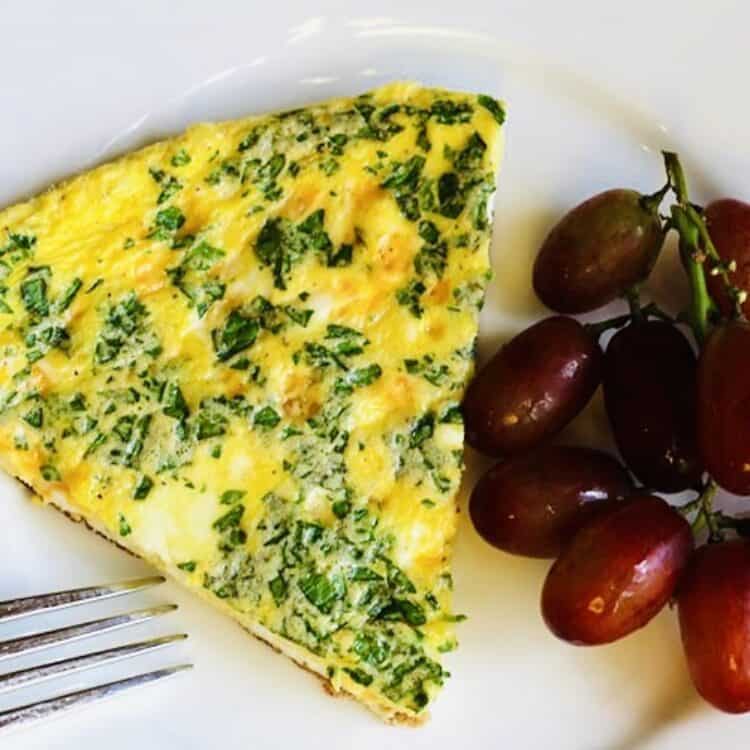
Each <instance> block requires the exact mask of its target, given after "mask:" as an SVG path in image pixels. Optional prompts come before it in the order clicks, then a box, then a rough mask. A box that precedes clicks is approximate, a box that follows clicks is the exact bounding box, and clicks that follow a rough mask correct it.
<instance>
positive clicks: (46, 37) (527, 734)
mask: <svg viewBox="0 0 750 750" xmlns="http://www.w3.org/2000/svg"><path fill="white" fill-rule="evenodd" d="M439 5H440V3H438V2H435V0H432V1H431V2H425V3H421V2H420V3H414V2H412V3H406V2H403V1H402V2H400V3H399V2H391V1H390V0H382V1H381V2H379V3H377V4H375V3H354V2H350V3H340V4H336V3H334V2H327V1H326V0H316V1H315V2H308V3H298V4H290V3H281V2H278V0H277V1H276V2H271V3H268V2H263V3H261V2H255V3H252V2H236V3H232V2H220V0H213V2H211V3H206V2H205V0H200V1H196V2H182V3H179V4H177V3H168V2H153V1H151V2H147V1H146V0H143V2H133V3H124V2H123V3H119V2H117V3H115V2H110V3H97V2H67V3H55V2H52V1H50V2H25V3H20V2H19V3H8V4H6V5H4V8H3V29H2V40H3V41H2V44H0V84H1V85H0V91H2V110H1V111H2V114H1V115H0V178H2V179H0V204H5V203H9V202H11V201H15V200H18V199H20V198H21V197H23V196H25V195H28V194H31V193H33V192H34V191H36V190H38V189H41V188H42V187H44V186H45V185H47V184H49V183H50V182H52V181H54V180H55V179H58V178H59V177H61V176H63V175H66V174H69V173H72V172H74V171H77V170H80V169H81V168H83V167H85V166H89V165H92V164H94V163H97V162H99V161H101V160H103V159H105V158H106V157H107V156H110V155H114V154H117V153H119V152H122V151H123V150H125V149H127V148H130V147H133V146H136V145H141V144H143V143H145V142H147V141H149V140H153V139H155V138H156V137H159V136H161V135H164V134H168V133H172V132H175V131H177V130H179V129H181V128H182V127H183V126H185V125H186V124H188V123H190V122H193V121H196V120H200V119H217V118H227V117H233V116H239V115H243V114H246V113H252V112H262V111H264V110H267V109H276V108H280V107H287V106H291V105H297V104H300V103H303V102H307V101H311V100H315V99H321V98H325V97H328V96H331V95H335V94H343V93H354V92H358V91H361V90H364V89H367V88H369V87H372V86H374V85H376V84H379V83H381V82H383V81H386V80H388V79H393V78H416V79H421V80H422V81H424V82H427V83H431V84H438V85H444V86H447V87H458V88H465V89H471V90H476V91H486V92H488V93H493V94H496V95H498V96H500V97H502V98H503V99H505V100H506V101H507V103H508V107H509V119H508V131H507V132H508V144H507V155H506V161H505V164H504V167H503V171H502V175H501V179H500V190H499V194H498V199H497V205H496V209H497V213H496V216H497V221H496V228H495V235H494V243H493V256H494V266H495V270H496V274H497V279H496V281H495V283H494V285H493V287H492V289H491V292H490V295H489V299H488V304H487V307H486V312H485V314H484V316H483V321H482V336H481V351H482V353H483V354H484V355H486V354H487V353H489V352H491V351H492V350H494V348H495V347H496V346H497V344H498V343H499V342H500V341H501V340H503V339H504V338H507V337H508V336H509V335H510V334H512V333H513V332H515V331H517V330H519V329H520V328H521V327H523V326H524V325H525V324H527V323H528V322H529V321H530V320H532V319H534V318H535V317H539V316H540V315H542V314H543V311H542V310H541V308H540V306H539V305H538V303H537V302H536V301H535V299H534V297H533V295H532V293H531V290H530V286H529V281H530V259H531V258H532V257H533V254H534V252H535V249H536V247H537V246H538V244H539V242H540V240H541V238H542V237H543V236H544V233H545V231H546V229H547V228H548V227H549V225H550V223H551V222H552V221H553V220H554V219H555V217H557V216H558V215H559V214H560V213H561V212H562V211H563V210H564V209H565V208H566V207H568V206H570V205H572V204H574V203H576V202H578V201H579V200H580V199H582V198H583V197H585V196H587V195H589V194H591V193H592V192H595V191H597V190H600V189H604V188H606V187H612V186H617V185H623V186H632V187H636V188H640V189H642V190H644V191H650V190H654V189H656V188H657V187H658V186H659V185H660V184H661V181H662V176H661V164H660V159H659V157H658V149H659V148H660V147H662V146H671V147H674V148H678V149H679V150H680V151H681V153H682V155H683V158H684V161H685V163H686V164H687V166H688V168H689V171H690V174H691V177H692V183H693V189H694V194H695V196H696V198H697V199H702V198H705V197H709V196H716V195H719V194H736V195H739V196H740V197H741V196H743V194H744V197H745V198H747V197H748V194H749V193H750V187H748V178H749V177H750V148H749V147H748V141H747V139H746V137H745V136H746V130H747V128H746V123H747V121H748V119H749V116H750V100H748V98H747V97H746V96H745V94H744V88H745V71H746V69H747V63H748V53H747V39H746V29H747V25H748V22H749V21H750V11H748V10H747V9H746V6H744V5H743V4H741V3H740V2H739V1H738V2H730V1H729V0H713V2H712V3H710V4H708V5H706V4H703V3H701V4H700V5H698V4H697V3H695V4H693V3H690V2H688V1H686V0H683V1H682V2H671V1H670V2H664V1H662V2H661V3H653V2H640V1H638V2H633V1H631V2H628V3H619V4H608V3H601V2H595V1H592V2H582V1H580V0H579V1H578V2H566V3H540V2H536V3H534V2H520V1H519V2H501V1H500V0H493V1H491V2H476V1H471V0H461V2H457V3H455V4H454V5H455V7H454V8H453V9H440V8H439ZM610 5H611V7H610ZM691 5H693V6H694V10H691ZM676 274H677V272H676V270H675V268H674V266H673V265H671V264H669V263H668V262H667V263H662V264H661V265H660V267H659V270H658V277H659V279H660V285H661V287H663V288H664V289H665V290H666V293H667V294H668V295H670V296H675V295H676V294H679V291H680V281H679V277H678V276H677V275H676ZM566 437H567V438H568V439H570V440H585V441H589V442H595V443H596V444H604V445H606V444H607V439H606V424H605V420H604V415H603V411H602V408H601V404H600V403H596V402H595V403H594V404H593V405H592V407H591V408H590V409H589V410H588V412H587V414H586V416H585V417H584V418H583V419H581V420H579V421H578V422H577V423H576V425H575V426H574V427H573V428H572V429H571V430H570V431H569V433H568V434H567V436H566ZM469 463H470V465H472V471H470V473H469V477H468V478H467V483H466V486H467V487H468V486H470V484H471V480H472V477H474V476H476V470H477V469H478V463H479V462H478V461H477V459H476V457H474V456H469ZM0 529H1V531H0V599H2V598H6V597H14V596H18V595H20V594H24V593H31V592H38V591H45V590H53V589H57V588H63V587H69V586H76V585H84V584H89V583H97V582H102V581H109V580H115V579H118V578H123V577H130V576H136V575H141V574H143V573H145V572H147V568H146V566H144V565H143V564H141V563H139V562H138V561H136V560H133V559H131V558H128V557H127V556H125V555H124V554H122V553H120V552H118V551H117V550H115V549H114V548H113V547H111V546H110V545H108V544H106V543H104V542H102V541H100V540H98V539H97V538H95V537H94V536H93V535H91V534H90V533H89V532H87V531H85V530H84V529H82V528H78V527H75V526H74V525H72V524H70V523H69V522H68V521H66V520H65V519H64V518H62V517H61V516H58V515H57V514H56V513H55V512H53V511H51V510H47V509H44V508H41V507H38V506H37V505H34V504H32V503H30V502H28V498H27V497H26V493H25V492H24V491H23V490H21V489H19V487H17V486H16V485H15V484H14V483H13V482H12V481H10V480H7V479H5V478H2V479H1V480H0ZM545 569H546V564H544V563H540V562H534V561H528V560H522V559H517V558H511V557H508V556H506V555H503V554H501V553H499V552H497V551H494V550H492V549H490V548H489V547H487V546H486V545H485V544H483V543H482V542H481V540H480V539H479V538H478V537H477V535H476V534H475V533H474V531H473V529H472V528H471V526H470V524H469V523H468V522H466V521H465V520H464V522H463V523H462V524H461V527H460V531H459V536H458V540H457V545H456V557H455V578H456V589H457V593H456V605H457V609H458V611H462V612H466V613H467V614H468V615H469V620H468V621H467V622H466V623H465V624H464V625H462V626H461V629H460V637H461V647H460V649H459V651H458V652H457V653H456V654H455V655H453V656H451V658H450V664H449V667H450V669H451V670H452V671H453V674H454V677H453V678H452V679H451V680H450V681H449V684H448V686H447V688H446V689H445V691H444V692H443V695H442V696H441V698H440V700H439V701H438V702H437V703H436V705H435V707H434V711H433V719H432V722H431V723H430V724H429V725H428V726H426V727H425V728H423V729H420V730H417V731H414V730H404V729H394V728H390V727H386V726H382V725H380V724H379V723H378V722H377V721H376V720H375V719H374V718H373V717H372V716H370V715H369V714H368V713H366V712H365V711H364V710H363V709H361V708H359V707H358V706H357V705H356V704H354V703H353V702H351V701H347V700H339V701H335V700H332V699H330V698H328V697H327V696H325V695H324V694H323V692H322V691H321V690H320V687H319V685H318V683H317V682H316V681H315V680H314V679H313V678H311V677H308V676H307V675H305V674H304V673H302V672H301V671H299V670H298V669H296V668H295V667H293V666H292V665H291V664H289V663H288V662H287V661H286V660H284V659H283V658H282V657H280V656H277V655H276V654H274V653H273V652H272V651H270V650H269V649H268V648H266V647H265V646H262V645H261V644H259V643H257V642H255V641H253V640H252V639H250V638H248V637H247V636H246V635H244V634H243V633H242V632H241V631H240V630H239V628H237V627H236V626H235V625H233V624H232V623H230V622H228V621H226V620H225V619H224V618H222V617H220V616H219V615H216V614H214V613H213V612H211V611H209V610H208V608H206V607H205V606H204V605H202V604H200V603H198V602H195V601H193V600H192V598H190V597H189V596H186V595H185V594H184V593H183V592H182V591H180V590H179V589H178V588H177V587H176V586H172V585H171V584H168V585H166V586H164V587H162V588H161V589H160V590H159V591H156V592H150V593H149V594H147V595H146V594H144V595H142V596H141V597H140V599H138V601H133V602H130V604H133V605H136V604H142V603H144V602H156V601H163V600H170V601H176V602H178V603H179V604H180V605H181V608H180V610H179V612H178V613H176V614H173V615H171V616H170V617H169V618H168V620H165V621H164V622H160V623H158V624H156V625H153V626H150V627H143V628H142V629H141V632H140V633H139V635H145V634H146V633H148V634H153V633H157V632H158V633H166V632H174V631H177V630H186V631H188V632H189V633H190V635H191V639H190V640H189V641H188V642H187V643H186V644H185V645H184V646H180V647H178V648H177V649H175V650H174V652H172V653H171V654H170V657H171V661H173V662H175V663H176V662H178V661H182V660H185V659H190V660H192V661H194V663H195V665H196V670H195V671H194V672H193V673H191V674H188V675H184V676H182V677H181V678H179V679H175V680H173V681H171V682H168V683H165V684H162V685H159V686H155V687H153V688H150V689H147V690H144V691H142V692H138V693H133V694H132V695H127V696H125V697H121V698H119V699H118V700H116V701H114V702H111V703H107V704H103V705H100V706H98V707H96V708H93V709H88V710H86V711H84V712H82V713H79V714H77V715H74V716H72V717H67V718H64V719H61V720H59V721H56V722H54V723H52V724H49V725H46V726H42V727H39V728H36V729H34V730H31V731H28V732H24V733H22V734H16V735H14V736H11V737H9V738H7V739H3V750H41V749H42V748H44V749H47V748H76V750H93V749H94V748H96V749H97V750H100V748H102V747H106V748H107V750H121V749H124V748H128V749H132V748H138V749H139V750H140V749H143V750H150V749H151V748H158V749H159V750H165V749H168V748H180V749H190V748H196V749H198V748H200V749H201V750H204V749H205V748H209V747H214V746H215V747H222V748H227V749H229V748H240V747H243V748H244V747H252V748H257V749H258V750H261V749H265V748H276V747H278V748H293V747H305V748H326V750H334V749H335V748H357V750H367V749H368V748H373V749H375V748H377V750H382V748H401V747H404V748H405V747H409V748H413V749H414V750H416V749H418V748H430V749H431V750H439V749H440V748H452V749H453V748H457V747H464V746H468V747H474V748H488V747H506V748H514V749H517V750H521V749H525V748H529V749H531V748H534V749H537V748H539V749H541V748H555V750H566V749H570V750H626V749H630V748H639V749H640V748H644V749H645V748H652V749H655V748H659V749H660V750H667V748H680V749H681V750H684V749H685V748H688V747H690V748H692V747H700V746H702V745H703V744H705V743H711V744H712V746H714V747H722V748H739V747H745V746H746V745H747V737H748V732H750V719H744V718H732V717H727V716H723V715H720V714H718V713H716V712H714V711H712V710H710V709H708V708H707V707H705V706H704V705H703V704H701V703H700V702H699V701H698V699H697V698H696V697H695V695H694V693H693V691H692V689H691V687H690V685H689V682H688V678H687V674H686V670H685V667H684V664H683V659H682V654H681V650H680V646H679V640H678V633H677V628H676V625H675V621H674V616H673V614H672V613H670V612H666V613H664V614H662V615H661V616H660V617H659V618H658V619H657V620H656V621H654V622H653V623H651V625H650V626H649V627H648V628H647V629H646V630H645V631H643V632H641V633H638V634H637V635H634V636H632V637H630V638H628V639H626V640H624V641H622V642H621V643H619V644H616V645H614V646H610V647H607V648H602V649H596V650H581V649H574V648H572V647H569V646H566V645H564V644H562V643H560V642H557V641H556V640H554V639H553V638H552V637H551V636H550V635H549V634H548V633H547V632H546V631H545V629H544V627H543V625H542V623H541V620H540V617H539V614H538V593H539V588H540V585H541V582H542V578H543V575H544V572H545ZM125 608H127V605H126V604H125V603H122V604H119V605H118V610H121V609H125ZM110 609H111V608H107V607H101V606H100V607H99V608H98V611H99V612H101V611H102V610H107V611H110ZM57 622H59V618H55V617H48V618H43V619H42V621H41V622H40V623H39V624H40V625H42V624H52V623H57ZM10 632H11V631H10V630H5V631H0V637H5V636H6V635H8V634H10ZM131 635H135V634H131ZM120 639H121V638H120ZM101 642H102V643H104V639H102V641H101ZM78 650H80V647H79V649H78ZM167 659H168V657H167V656H166V655H165V654H162V655H161V657H160V658H158V659H153V660H151V661H148V660H146V661H142V662H141V663H140V664H139V666H140V667H143V668H147V667H150V666H153V665H155V664H163V663H164V662H165V660H167ZM131 667H132V669H131ZM128 669H131V671H133V670H135V669H136V667H135V665H131V666H129V667H120V668H118V669H117V670H115V669H113V670H109V671H105V672H103V673H102V672H100V673H98V674H97V675H96V676H97V677H100V678H102V679H108V678H114V677H116V676H121V675H122V674H123V673H124V672H127V671H128ZM92 676H93V675H87V676H86V677H84V678H76V679H70V680H67V681H66V682H65V683H61V684H59V685H56V686H55V687H60V688H61V689H63V688H65V689H72V688H75V687H78V686H81V685H83V684H84V683H86V682H88V681H89V680H90V679H91V678H92ZM48 690H49V688H46V689H45V690H44V691H42V690H39V691H31V690H29V691H27V692H26V694H25V695H23V696H17V697H15V698H14V701H16V702H17V701H18V700H19V698H20V699H23V700H32V699H34V698H37V697H38V696H39V695H41V694H42V693H43V692H48ZM12 702H13V701H11V700H10V699H9V698H8V697H7V696H0V709H1V708H3V707H6V706H8V705H10V704H11V703H12ZM743 737H744V740H743Z"/></svg>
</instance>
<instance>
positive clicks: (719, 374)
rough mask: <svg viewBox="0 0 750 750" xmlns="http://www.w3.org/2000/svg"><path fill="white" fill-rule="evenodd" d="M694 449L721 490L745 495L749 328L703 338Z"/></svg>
mask: <svg viewBox="0 0 750 750" xmlns="http://www.w3.org/2000/svg"><path fill="white" fill-rule="evenodd" d="M698 444H699V448H700V452H701V457H702V459H703V463H704V465H705V467H706V470H707V471H708V472H709V474H711V476H712V477H713V478H714V479H715V480H716V482H717V483H718V484H719V485H721V486H722V487H723V488H724V489H725V490H728V491H729V492H734V493H736V494H738V495H748V494H750V325H748V324H747V323H744V322H739V321H733V322H730V323H726V324H724V325H722V326H719V327H718V328H716V329H715V330H714V331H713V333H712V334H711V335H710V336H709V338H708V341H707V342H706V345H705V346H704V348H703V351H702V352H701V355H700V359H699V361H698Z"/></svg>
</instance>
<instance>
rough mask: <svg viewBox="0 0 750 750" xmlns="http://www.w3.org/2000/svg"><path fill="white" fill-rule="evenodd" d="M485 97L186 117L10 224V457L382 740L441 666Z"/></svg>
mask: <svg viewBox="0 0 750 750" xmlns="http://www.w3.org/2000/svg"><path fill="white" fill-rule="evenodd" d="M503 119H504V114H503V108H502V106H501V104H500V103H499V102H497V101H496V100H495V99H493V98H491V97H488V96H476V95H469V94H462V93H452V92H447V91H441V90H434V89H426V88H422V87H420V86H418V85H416V84H411V83H395V84H391V85H387V86H384V87H382V88H380V89H377V90H376V91H373V92H371V93H368V94H365V95H362V96H358V97H355V98H348V99H338V100H334V101H330V102H327V103H324V104H321V105H317V106H311V107H306V108H304V109H297V110H293V111H289V112H283V113H281V114H274V115H267V116H262V117H250V118H248V119H244V120H238V121H233V122H223V123H219V124H201V125H197V126H194V127H192V128H190V129H189V130H188V131H187V132H186V133H185V134H184V135H181V136H178V137H176V138H172V139H170V140H167V141H163V142H161V143H157V144H155V145H153V146H150V147H148V148H145V149H143V150H141V151H138V152H136V153H134V154H132V155H128V156H126V157H124V158H121V159H118V160H117V161H114V162H112V163H110V164H105V165H104V166H101V167H99V168H97V169H95V170H93V171H91V172H88V173H86V174H82V175H80V176H78V177H76V178H74V179H72V180H70V181H68V182H66V183H65V184H62V185H59V186H57V187H55V188H53V189H51V190H49V191H48V192H46V193H44V194H42V195H40V196H39V197H36V198H34V199H32V200H30V201H28V202H26V203H22V204H20V205H16V206H13V207H11V208H8V209H6V210H4V211H2V212H0V228H1V229H2V233H3V237H2V239H1V240H0V273H1V275H2V281H1V282H0V283H1V284H2V287H1V294H0V326H1V328H0V347H1V349H0V351H1V352H2V357H1V359H0V386H1V390H0V464H1V465H2V466H3V468H4V469H5V470H6V471H8V472H9V473H11V474H12V475H14V476H16V477H18V478H20V479H21V480H22V481H23V482H25V483H26V484H28V485H29V486H30V487H31V488H33V490H34V491H35V492H36V493H38V495H39V496H40V497H41V498H43V499H44V500H45V501H46V502H48V503H51V504H53V505H54V506H56V507H58V508H60V509H62V510H64V511H66V512H67V513H69V514H70V515H72V516H73V517H75V518H80V519H83V520H84V521H86V523H88V524H89V525H90V526H91V527H93V528H94V529H96V530H98V531H100V532H102V533H103V534H105V535H106V536H107V537H109V538H111V539H112V540H113V541H115V542H117V543H118V544H120V545H122V546H123V547H125V548H127V549H129V550H131V551H133V552H135V553H136V554H138V555H140V556H142V557H143V558H145V559H147V560H149V561H150V562H151V563H153V565H154V566H156V567H157V568H158V569H159V570H161V571H164V572H166V573H168V574H169V575H171V576H173V577H174V578H176V579H177V580H179V581H180V582H182V583H183V584H185V585H186V586H188V587H189V588H191V589H192V590H194V591H195V592H198V593H201V594H202V595H203V596H205V597H206V598H207V599H208V600H209V601H211V602H213V603H214V604H215V605H217V606H219V607H221V608H222V609H223V610H224V611H225V612H226V613H227V614H229V615H231V616H232V617H234V618H235V619H237V620H238V621H239V622H240V623H241V624H242V625H243V626H244V627H246V628H247V629H248V630H249V631H250V632H252V633H253V634H255V635H256V636H258V637H260V638H261V639H263V640H264V641H267V642H268V643H270V644H272V645H273V646H275V647H277V648H278V649H279V650H281V651H283V652H284V653H286V654H287V655H288V656H290V657H291V658H292V659H294V660H295V661H296V662H298V663H299V664H301V665H303V666H305V667H307V668H309V669H310V670H312V671H313V672H315V673H317V674H318V675H320V676H321V677H322V678H323V679H324V680H326V681H327V682H328V683H329V684H330V687H331V689H332V690H333V691H335V692H338V691H345V692H347V693H350V694H351V695H353V696H355V697H356V698H357V699H358V700H360V701H362V702H363V703H365V704H366V705H367V706H369V707H370V708H371V709H373V710H374V711H375V712H377V713H378V714H379V715H380V716H381V717H383V718H385V719H389V720H396V721H405V722H419V721H420V720H421V719H422V718H423V717H424V716H425V714H426V711H425V709H426V707H427V705H428V704H429V702H430V701H431V700H432V698H433V697H434V695H435V694H436V692H437V691H438V689H439V687H440V685H441V684H442V683H443V680H444V678H445V677H446V673H445V672H444V670H443V668H442V666H441V664H440V656H441V654H442V653H443V652H445V651H449V650H451V649H452V648H453V647H454V645H455V640H454V634H453V622H454V620H455V617H454V616H453V615H452V614H451V609H450V599H451V574H450V546H451V540H452V538H453V536H454V532H455V529H456V502H455V497H456V493H457V490H458V486H459V482H460V479H461V470H462V449H463V427H462V424H461V413H460V411H459V402H460V400H461V396H462V393H463V389H464V386H465V384H466V382H467V379H468V378H469V376H470V374H471V372H472V366H473V357H474V341H475V337H476V334H477V317H478V311H479V309H480V307H481V304H482V298H483V295H484V289H485V285H486V283H487V280H488V277H489V264H488V245H489V240H490V206H491V198H492V195H493V192H494V190H495V172H496V169H497V166H498V161H499V157H500V150H501V137H500V134H501V125H502V122H503Z"/></svg>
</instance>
